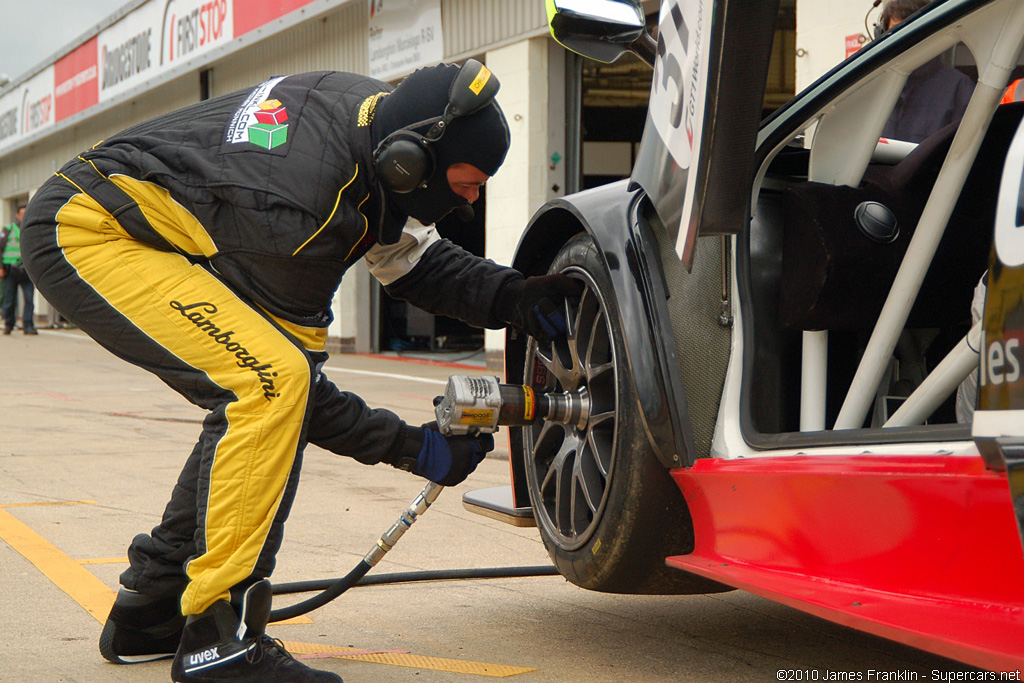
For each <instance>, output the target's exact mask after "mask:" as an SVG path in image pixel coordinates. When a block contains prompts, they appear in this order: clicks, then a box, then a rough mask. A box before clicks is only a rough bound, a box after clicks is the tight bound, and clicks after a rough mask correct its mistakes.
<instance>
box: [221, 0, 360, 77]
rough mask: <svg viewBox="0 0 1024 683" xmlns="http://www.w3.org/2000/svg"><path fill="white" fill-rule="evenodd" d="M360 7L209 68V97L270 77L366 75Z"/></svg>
mask: <svg viewBox="0 0 1024 683" xmlns="http://www.w3.org/2000/svg"><path fill="white" fill-rule="evenodd" d="M368 21H369V17H368V10H367V5H366V3H365V2H350V3H348V4H347V5H345V6H343V7H341V8H339V9H337V10H335V11H333V12H331V13H330V14H326V15H324V16H322V17H319V18H317V19H314V20H312V21H308V22H306V23H304V24H300V25H299V26H296V27H295V28H293V29H291V30H289V31H286V32H285V33H282V34H279V35H276V36H272V37H270V38H267V39H266V40H263V41H261V42H259V43H256V44H255V45H253V46H252V47H250V48H248V49H246V50H244V51H242V52H240V53H238V54H235V55H232V56H231V57H227V58H226V59H223V60H221V61H219V62H216V63H214V64H213V66H212V78H211V94H212V95H213V96H214V97H216V96H217V95H225V94H227V93H231V92H235V91H236V90H241V89H243V88H247V87H249V86H252V85H254V84H256V83H259V82H261V81H263V80H265V79H267V78H270V77H272V76H278V75H281V74H294V73H303V72H305V71H320V70H332V71H352V72H355V73H366V72H367V71H368V70H369V64H368V58H367V30H366V26H367V22H368Z"/></svg>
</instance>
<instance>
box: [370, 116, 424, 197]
mask: <svg viewBox="0 0 1024 683" xmlns="http://www.w3.org/2000/svg"><path fill="white" fill-rule="evenodd" d="M373 168H374V170H375V171H376V172H377V177H378V178H380V181H381V182H382V183H383V184H384V186H385V187H387V188H388V189H389V190H391V191H392V192H398V193H400V194H405V193H407V192H412V191H413V190H415V189H416V188H417V187H420V186H421V185H422V184H423V182H424V181H425V180H426V179H427V178H429V177H430V176H431V175H432V174H433V173H434V152H433V151H432V150H431V149H430V144H429V142H427V140H426V138H424V137H423V136H422V135H417V134H416V133H413V132H412V131H409V130H407V129H404V128H403V129H400V130H396V131H395V132H394V133H392V134H391V135H389V136H387V137H386V138H384V139H383V140H382V141H381V143H380V145H378V146H377V151H376V152H374V154H373Z"/></svg>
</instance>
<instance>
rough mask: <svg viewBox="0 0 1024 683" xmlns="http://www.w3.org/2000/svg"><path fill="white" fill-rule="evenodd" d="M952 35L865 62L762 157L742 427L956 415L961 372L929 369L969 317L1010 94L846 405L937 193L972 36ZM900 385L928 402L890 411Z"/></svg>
mask: <svg viewBox="0 0 1024 683" xmlns="http://www.w3.org/2000/svg"><path fill="white" fill-rule="evenodd" d="M950 42H951V38H950V36H949V35H948V34H941V35H936V36H933V37H932V38H930V39H928V40H925V41H922V42H920V43H918V44H917V45H915V46H913V47H912V48H910V49H908V50H906V51H905V52H903V53H902V54H900V55H898V56H897V57H896V58H894V59H893V60H892V61H891V62H890V63H889V64H887V65H885V66H884V67H882V68H878V69H876V70H875V71H874V72H873V73H871V74H870V75H869V76H867V77H865V78H863V79H861V80H860V81H859V82H857V83H856V84H855V85H853V86H852V87H849V88H848V89H847V90H846V91H845V92H842V93H840V94H838V95H837V96H836V97H835V98H834V99H832V100H831V101H829V102H828V103H827V104H826V105H824V106H823V107H821V108H820V109H819V110H818V111H817V112H816V113H815V115H814V116H812V117H810V118H808V119H807V120H806V121H805V122H804V125H803V126H801V127H800V128H799V129H797V130H795V131H794V132H793V134H792V135H791V136H790V139H789V141H788V142H787V144H785V145H780V146H779V147H778V148H777V149H776V150H774V151H773V153H772V154H771V155H770V157H769V158H768V160H767V161H766V162H765V165H764V167H763V168H762V170H761V172H762V173H763V174H764V176H763V179H762V180H761V181H759V183H758V185H757V188H756V195H755V200H756V201H755V203H756V207H757V208H756V210H755V215H754V219H753V221H752V223H751V229H750V234H749V235H748V240H749V242H748V244H747V245H746V246H747V248H748V255H749V268H748V270H747V271H746V272H745V275H747V276H748V277H749V278H750V280H749V282H750V287H749V288H748V290H747V291H749V292H750V296H749V298H748V300H747V301H746V302H745V303H746V306H745V311H744V316H745V322H744V324H745V325H747V326H748V331H750V334H749V335H748V336H747V340H748V341H749V342H752V344H751V343H748V344H747V346H748V348H747V350H746V356H745V367H746V368H747V372H746V373H745V376H744V395H745V397H746V399H745V402H744V406H745V409H746V410H747V411H748V416H747V417H748V422H749V424H750V425H751V426H752V427H753V431H755V432H757V433H764V434H785V433H797V432H817V433H819V437H820V439H822V440H825V441H827V440H828V439H829V438H831V437H829V436H828V435H827V434H826V433H825V432H828V431H829V430H832V429H833V428H837V421H840V425H839V426H841V427H842V428H843V429H869V430H872V429H873V430H879V431H882V430H883V428H884V426H888V427H889V428H892V427H895V426H897V425H900V426H902V427H907V428H910V427H922V426H923V427H924V428H925V429H927V428H930V427H931V428H939V427H940V426H944V427H945V429H944V430H940V431H941V433H942V434H943V435H948V434H950V433H953V432H951V431H950V428H953V429H955V428H957V426H958V424H960V423H962V422H963V421H964V420H965V418H964V417H963V416H962V415H961V416H960V417H959V422H958V414H957V393H958V389H959V383H960V382H959V379H957V380H956V381H950V380H948V379H947V381H946V382H945V383H944V384H942V385H937V384H936V382H935V381H934V376H933V379H932V380H931V381H930V380H929V376H930V375H933V371H934V370H935V369H936V368H938V367H940V366H941V365H942V364H943V362H944V361H946V362H947V363H948V360H947V359H948V358H949V357H950V355H951V354H952V353H954V352H955V350H956V349H958V347H959V345H961V343H962V342H963V341H964V340H965V338H966V337H967V335H968V332H969V331H970V330H971V328H972V322H973V321H974V320H973V319H972V303H974V301H975V296H976V288H977V285H978V283H979V280H980V279H981V277H982V275H983V274H984V272H985V270H986V266H987V259H988V254H989V248H990V240H991V226H992V220H993V216H994V214H993V212H994V208H995V192H996V188H997V187H998V177H999V174H1000V172H1001V169H1002V162H1003V158H1004V157H1005V152H1006V148H1007V147H1008V144H1009V138H1010V137H1012V134H1013V132H1014V131H1015V130H1016V126H1017V123H1018V122H1019V121H1020V118H1021V113H1022V112H1021V110H1020V108H1018V107H1014V108H1008V107H1004V108H1001V110H1000V111H997V112H996V116H995V117H994V119H993V123H992V125H991V128H990V131H989V134H988V136H987V137H986V138H985V142H984V143H983V144H982V146H981V149H980V151H979V154H978V158H977V160H976V162H975V163H974V165H973V166H972V167H971V168H970V170H969V172H968V173H967V177H966V180H965V183H964V191H963V193H962V197H960V198H959V199H958V198H957V197H956V196H954V197H952V199H951V200H950V201H951V203H952V209H951V213H950V218H949V221H948V225H947V227H946V229H945V232H944V236H943V237H942V239H941V240H940V241H939V245H938V248H937V249H936V251H935V254H934V257H932V258H926V261H927V262H926V263H924V264H923V266H922V267H923V268H924V270H925V272H926V275H925V277H924V280H923V283H922V284H921V286H920V293H919V295H918V296H917V297H916V300H913V299H912V300H911V304H912V305H910V308H909V314H908V316H907V318H906V322H905V324H900V325H899V329H897V330H896V331H895V332H894V333H893V335H892V336H893V348H892V351H891V353H889V354H887V355H886V357H885V358H884V360H883V361H882V362H881V363H879V364H878V367H877V368H875V370H876V371H877V372H878V373H879V374H880V377H879V381H878V384H877V389H876V390H874V391H872V392H871V394H870V396H867V397H866V400H864V397H861V401H862V402H864V403H866V404H867V406H866V409H865V410H864V411H863V413H861V412H858V410H854V411H852V412H853V413H854V414H855V416H854V417H852V418H851V417H850V416H849V415H845V416H844V413H843V411H844V407H845V408H847V409H848V407H849V403H850V401H851V399H850V395H851V386H852V385H855V384H856V382H857V378H858V373H863V372H864V368H863V367H862V365H863V363H862V360H863V358H864V357H865V349H866V348H867V347H868V346H869V344H870V343H871V340H872V333H873V332H875V328H876V327H878V326H879V320H880V316H881V315H882V310H883V307H884V306H885V305H886V300H887V297H889V296H890V290H891V289H892V287H893V285H894V282H896V279H897V273H898V272H899V271H900V268H901V265H902V264H903V263H904V259H905V258H906V255H907V253H908V250H909V247H910V243H911V241H912V239H913V238H914V236H915V234H916V233H917V229H918V227H919V225H922V224H923V223H922V218H923V217H924V219H925V222H928V219H929V217H928V216H926V215H925V214H926V212H929V213H931V214H933V215H937V214H938V213H939V212H940V210H941V208H942V207H941V206H940V205H941V204H942V203H943V202H942V201H941V198H940V197H933V194H941V188H940V192H939V193H933V190H934V189H935V187H936V181H937V179H938V178H939V173H940V171H941V169H942V166H943V162H944V160H945V158H946V153H947V152H948V150H949V149H950V145H951V144H952V141H953V138H954V136H955V134H956V132H957V124H958V122H959V121H960V119H961V117H962V115H963V112H964V111H965V109H966V107H967V103H968V102H969V100H970V97H971V95H972V93H973V92H974V88H975V81H976V79H977V73H978V67H977V66H976V62H975V59H974V55H973V53H972V52H971V50H970V48H969V47H968V46H967V45H966V44H964V43H960V42H957V43H956V44H955V45H951V44H950ZM1021 106H1024V105H1021ZM883 133H884V134H885V136H884V137H883ZM880 138H882V139H880ZM947 177H948V176H947ZM930 199H931V201H930ZM932 222H934V220H933V221H932ZM914 253H915V254H917V253H919V250H915V252H914ZM915 258H918V257H917V256H912V257H911V259H915ZM904 279H905V278H904ZM754 368H756V371H753V372H752V371H751V370H752V369H754ZM862 384H863V383H862ZM862 393H863V392H862ZM926 394H927V396H925V395H926ZM911 397H913V398H911ZM908 400H910V401H911V406H912V407H915V406H916V407H915V410H916V411H917V413H922V411H924V412H925V413H926V414H923V416H917V417H912V418H911V419H907V418H906V412H907V411H906V410H904V413H903V416H902V417H901V418H899V419H897V420H895V421H894V420H893V418H894V416H895V415H896V414H897V413H898V411H900V409H901V408H902V407H903V406H905V405H907V403H908ZM922 405H923V406H924V407H921V406H922ZM847 412H848V413H849V412H850V411H849V410H847ZM841 418H842V419H841ZM966 419H967V420H969V417H968V418H966ZM936 433H937V434H938V433H939V432H936ZM962 433H963V434H964V435H966V434H968V431H967V429H966V427H964V428H963V429H962ZM915 438H920V435H918V436H916V437H915ZM936 438H940V437H936Z"/></svg>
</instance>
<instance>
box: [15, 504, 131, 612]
mask: <svg viewBox="0 0 1024 683" xmlns="http://www.w3.org/2000/svg"><path fill="white" fill-rule="evenodd" d="M0 538H2V539H3V540H4V541H6V542H7V545H9V546H11V547H12V548H14V549H15V550H16V551H18V552H19V553H21V555H22V556H23V557H24V558H25V559H26V560H28V561H29V562H31V563H32V564H34V565H35V566H36V568H37V569H38V570H39V571H41V572H42V573H43V576H45V577H46V578H48V579H49V580H50V581H53V583H54V584H55V585H56V586H57V588H60V589H61V590H62V591H64V592H65V593H67V594H68V595H69V596H71V599H72V600H74V601H75V602H77V603H78V604H79V605H81V606H82V607H84V608H85V611H86V612H88V613H89V614H91V615H92V616H93V617H95V619H96V621H98V622H100V623H101V624H102V623H103V622H104V621H105V620H106V618H107V614H109V613H110V606H111V605H113V604H114V591H112V590H111V589H110V588H109V587H108V586H107V585H106V584H105V583H103V582H102V581H100V580H99V579H97V578H96V577H95V576H94V575H93V574H92V573H91V572H90V571H89V570H88V569H86V568H85V567H83V566H82V565H80V564H79V563H78V562H76V561H75V560H73V559H71V558H70V557H68V556H67V555H66V554H65V553H63V552H61V550H60V549H59V548H57V546H55V545H53V544H52V543H50V542H49V541H47V540H46V539H45V538H43V537H42V536H40V535H39V534H37V533H36V532H35V531H33V530H32V529H30V528H29V526H28V525H27V524H25V523H24V522H22V521H21V520H19V519H18V518H16V517H15V516H14V515H12V514H11V513H9V512H7V511H5V510H0Z"/></svg>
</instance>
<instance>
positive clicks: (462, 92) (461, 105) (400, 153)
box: [373, 59, 500, 194]
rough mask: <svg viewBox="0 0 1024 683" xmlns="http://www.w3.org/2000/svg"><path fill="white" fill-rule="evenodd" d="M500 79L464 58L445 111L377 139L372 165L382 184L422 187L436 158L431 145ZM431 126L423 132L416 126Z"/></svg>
mask: <svg viewBox="0 0 1024 683" xmlns="http://www.w3.org/2000/svg"><path fill="white" fill-rule="evenodd" d="M499 87H500V83H499V82H498V79H497V77H495V76H494V74H492V73H491V72H490V71H489V70H488V69H487V67H486V66H484V65H483V64H481V63H480V62H478V61H477V60H475V59H467V60H466V62H465V63H464V64H463V65H462V66H461V67H460V68H459V72H458V73H457V74H455V78H454V79H453V80H452V84H451V87H450V88H449V89H448V104H447V106H445V109H444V114H443V115H442V116H438V117H435V118H432V119H426V120H424V121H419V122H417V123H413V124H410V125H408V126H405V127H404V128H399V129H398V130H396V131H395V132H393V133H391V134H390V135H388V136H387V137H386V138H384V139H383V140H381V141H380V144H379V145H377V149H376V150H374V152H373V169H374V171H375V172H376V173H377V177H378V178H379V179H380V181H381V183H383V185H384V186H385V187H386V188H387V189H389V190H391V191H392V192H397V193H399V194H406V193H408V192H412V191H413V190H415V189H416V188H419V187H425V186H426V182H427V179H429V178H430V177H431V176H432V175H433V174H434V169H435V167H436V163H437V160H436V159H435V157H434V151H433V149H432V146H433V144H434V143H436V142H437V141H438V140H440V139H441V137H442V136H444V132H445V130H447V129H448V124H450V123H451V122H452V121H453V120H455V119H457V118H459V117H460V116H468V115H470V114H474V113H476V112H478V111H480V110H481V109H483V108H484V107H486V106H487V105H489V104H490V103H491V102H493V101H494V96H495V94H497V92H498V88H499ZM425 126H430V128H429V130H428V131H427V133H426V135H423V134H421V133H417V132H416V130H415V129H417V128H423V127H425Z"/></svg>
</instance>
